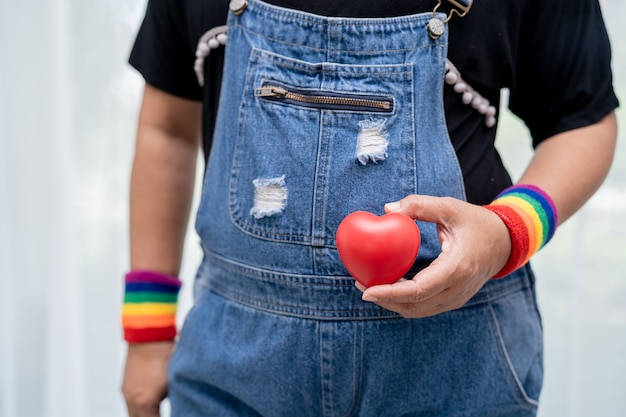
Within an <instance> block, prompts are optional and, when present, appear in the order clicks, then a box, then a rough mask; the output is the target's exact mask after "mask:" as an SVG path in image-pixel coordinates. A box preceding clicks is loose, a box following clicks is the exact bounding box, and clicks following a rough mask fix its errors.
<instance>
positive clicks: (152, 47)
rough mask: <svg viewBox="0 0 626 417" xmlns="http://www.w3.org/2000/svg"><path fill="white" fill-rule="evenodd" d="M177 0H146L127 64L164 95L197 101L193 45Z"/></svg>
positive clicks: (199, 90)
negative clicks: (146, 3) (144, 12)
mask: <svg viewBox="0 0 626 417" xmlns="http://www.w3.org/2000/svg"><path fill="white" fill-rule="evenodd" d="M184 5H185V2H183V1H181V0H150V1H149V2H148V8H147V10H146V14H145V17H144V20H143V22H142V24H141V27H140V28H139V32H138V34H137V37H136V39H135V43H134V45H133V48H132V50H131V54H130V58H129V63H130V65H132V66H133V67H134V68H135V69H137V71H139V72H140V73H141V75H142V76H143V77H144V79H145V80H146V82H147V83H148V84H150V85H152V86H154V87H156V88H158V89H160V90H163V91H165V92H167V93H170V94H173V95H176V96H179V97H183V98H187V99H192V100H201V99H202V90H201V88H200V85H199V84H198V81H197V79H196V75H195V72H194V70H193V66H194V60H195V45H194V43H193V41H192V40H191V39H190V32H189V30H188V28H187V20H186V14H185V9H184V7H185V6H184Z"/></svg>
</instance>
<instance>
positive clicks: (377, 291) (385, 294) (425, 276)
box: [362, 259, 452, 304]
mask: <svg viewBox="0 0 626 417" xmlns="http://www.w3.org/2000/svg"><path fill="white" fill-rule="evenodd" d="M451 274H452V271H451V270H450V268H449V267H448V266H446V263H445V262H441V261H440V260H439V259H437V260H435V261H434V262H433V263H432V264H430V266H428V267H427V268H425V269H423V270H422V271H420V272H419V273H418V274H417V275H415V277H414V278H413V279H412V280H406V281H398V282H395V283H393V284H386V285H375V286H373V287H369V288H368V289H366V290H365V292H364V293H363V296H362V298H363V300H364V301H370V302H377V303H378V302H382V303H399V304H403V303H413V304H415V303H422V302H424V301H426V300H428V299H430V298H432V297H435V296H436V295H437V294H440V293H442V292H443V291H445V290H446V289H448V288H449V287H450V284H449V281H448V277H449V276H450V275H451Z"/></svg>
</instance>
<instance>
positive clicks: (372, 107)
mask: <svg viewBox="0 0 626 417" xmlns="http://www.w3.org/2000/svg"><path fill="white" fill-rule="evenodd" d="M254 95H255V96H256V97H263V98H267V99H271V100H279V101H283V102H289V103H292V104H297V105H302V106H305V107H314V108H319V109H328V110H356V111H377V112H391V111H393V100H392V99H391V98H389V97H381V96H365V95H357V94H339V93H334V92H323V93H321V92H319V93H318V92H311V91H304V90H296V89H291V88H290V89H287V88H285V87H282V86H278V85H273V84H268V85H263V86H262V87H260V88H257V89H255V90H254Z"/></svg>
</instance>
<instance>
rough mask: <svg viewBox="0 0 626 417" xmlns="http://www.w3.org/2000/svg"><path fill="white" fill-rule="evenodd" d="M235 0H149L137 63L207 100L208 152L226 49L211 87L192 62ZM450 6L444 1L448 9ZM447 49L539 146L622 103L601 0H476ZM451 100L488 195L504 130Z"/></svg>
mask: <svg viewBox="0 0 626 417" xmlns="http://www.w3.org/2000/svg"><path fill="white" fill-rule="evenodd" d="M267 2H268V3H272V4H275V5H278V6H282V7H287V8H292V9H299V10H303V11H306V12H309V13H315V14H319V15H324V16H338V17H364V18H367V17H390V16H400V15H407V14H413V13H418V12H430V11H432V9H433V7H434V6H435V4H436V1H435V0H397V1H394V2H390V1H389V0H359V1H336V0H318V1H307V2H304V1H297V0H268V1H267ZM228 4H229V0H219V1H218V0H213V1H210V0H150V1H149V3H148V8H147V11H146V16H145V19H144V21H143V23H142V25H141V28H140V30H139V33H138V35H137V39H136V42H135V44H134V47H133V49H132V52H131V56H130V64H131V65H132V66H133V67H135V68H136V69H137V70H138V71H139V72H140V73H141V74H142V75H143V77H144V78H145V80H146V82H147V83H149V84H151V85H153V86H155V87H157V88H159V89H161V90H163V91H166V92H168V93H171V94H174V95H177V96H180V97H184V98H188V99H193V100H202V101H203V103H204V112H203V128H204V150H205V156H206V155H207V154H208V152H209V150H210V145H211V139H212V133H213V128H214V124H215V116H216V111H217V103H218V96H219V91H220V84H221V75H222V74H221V72H222V70H221V68H222V64H223V58H224V56H223V50H224V48H220V49H217V50H212V51H211V54H210V55H209V57H208V59H207V60H206V62H205V80H206V83H205V85H206V86H205V87H204V88H201V87H200V86H199V84H198V82H197V79H196V75H195V73H194V70H193V66H194V60H195V51H196V46H197V43H198V40H199V39H200V37H201V36H202V35H203V34H204V33H205V32H206V31H208V30H209V29H211V28H213V27H215V26H219V25H223V24H225V22H226V14H227V10H228ZM441 10H442V11H444V10H445V6H444V8H442V9H441ZM449 30H450V36H449V51H448V58H449V59H450V61H452V63H453V64H454V65H455V66H456V67H457V68H458V69H459V71H460V72H461V74H462V76H463V78H464V79H465V80H466V81H467V82H468V83H469V84H470V85H471V86H472V87H473V88H474V89H475V90H477V91H478V92H479V93H481V94H482V95H483V96H484V97H485V98H486V99H488V100H489V101H490V102H491V103H492V104H494V105H497V104H498V103H499V100H500V90H501V89H502V88H508V89H509V91H510V96H509V108H510V109H511V111H512V112H513V113H515V114H516V115H517V116H519V117H520V118H521V119H522V120H523V121H524V122H525V123H526V125H527V126H528V128H529V130H530V133H531V135H532V139H533V145H534V146H536V145H538V144H539V143H540V142H541V141H543V140H545V139H547V138H549V137H550V136H552V135H555V134H557V133H561V132H564V131H567V130H571V129H575V128H578V127H583V126H586V125H589V124H593V123H595V122H597V121H599V120H600V119H601V118H602V117H604V116H605V115H607V114H608V113H610V112H611V111H612V110H613V109H614V108H615V107H616V106H617V105H618V102H617V98H616V97H615V94H614V92H613V87H612V74H611V67H610V61H611V52H610V46H609V40H608V36H607V33H606V29H605V27H604V22H603V19H602V15H601V11H600V7H599V5H598V2H597V0H549V1H546V0H524V1H514V0H509V1H502V0H475V1H474V5H473V6H472V9H471V10H470V12H469V14H468V15H467V16H465V17H463V18H459V17H458V16H456V15H455V16H454V17H453V18H452V20H451V21H450V23H449ZM444 106H445V112H446V120H447V125H448V130H449V132H450V137H451V140H452V144H453V146H454V148H455V151H456V154H457V157H458V159H459V163H460V166H461V170H462V172H463V177H464V181H465V188H466V194H467V198H468V201H470V202H472V203H476V204H486V203H489V202H491V201H492V199H493V197H494V196H495V195H496V194H497V193H498V192H499V191H501V190H502V189H503V188H505V187H507V186H508V185H510V178H509V176H508V174H507V172H506V170H505V168H504V166H503V164H502V161H501V160H500V157H499V155H498V153H497V151H496V150H495V147H494V141H495V129H494V128H491V129H490V128H487V127H486V126H485V123H484V116H483V115H481V114H479V113H478V112H476V111H475V110H474V109H472V108H471V107H470V106H466V105H464V104H462V102H461V96H460V95H459V94H457V93H455V92H454V91H453V90H452V88H451V87H450V86H447V85H446V87H445V91H444ZM592 139H593V138H591V140H592Z"/></svg>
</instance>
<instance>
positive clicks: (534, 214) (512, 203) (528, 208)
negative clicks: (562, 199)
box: [485, 184, 559, 278]
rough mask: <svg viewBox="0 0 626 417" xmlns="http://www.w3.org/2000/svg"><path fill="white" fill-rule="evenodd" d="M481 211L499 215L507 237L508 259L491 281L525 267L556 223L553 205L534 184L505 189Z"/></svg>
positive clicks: (546, 240) (551, 232) (550, 234)
mask: <svg viewBox="0 0 626 417" xmlns="http://www.w3.org/2000/svg"><path fill="white" fill-rule="evenodd" d="M485 208H486V209H488V210H491V211H493V212H494V213H496V214H497V215H498V216H500V218H501V219H502V221H503V222H504V224H506V227H507V229H509V234H510V235H511V256H510V257H509V260H508V262H507V263H506V265H504V268H502V270H501V271H500V272H498V273H497V274H496V276H494V278H501V277H503V276H505V275H508V274H510V273H511V272H513V271H515V270H516V269H518V268H520V267H522V266H523V265H525V264H526V262H528V261H529V260H530V258H531V257H532V256H533V255H534V254H535V253H537V251H539V249H541V248H542V247H544V246H545V244H546V243H548V241H549V240H550V239H551V238H552V236H553V235H554V231H555V230H556V227H557V225H558V223H559V221H558V213H557V211H556V206H555V205H554V202H553V201H552V199H551V198H550V196H548V194H546V193H545V192H544V191H543V190H541V189H540V188H539V187H536V186H534V185H529V184H519V185H514V186H512V187H509V188H507V189H505V190H504V191H502V192H501V193H500V194H498V195H497V196H496V198H495V200H494V201H493V202H492V203H491V204H488V205H486V206H485Z"/></svg>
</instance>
